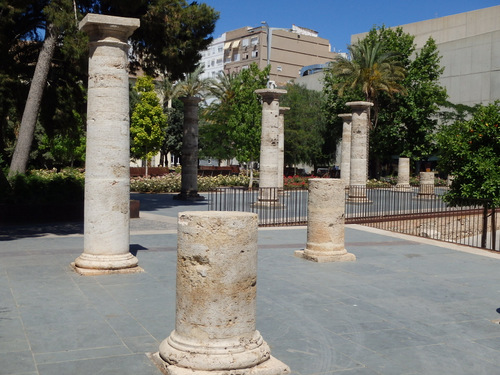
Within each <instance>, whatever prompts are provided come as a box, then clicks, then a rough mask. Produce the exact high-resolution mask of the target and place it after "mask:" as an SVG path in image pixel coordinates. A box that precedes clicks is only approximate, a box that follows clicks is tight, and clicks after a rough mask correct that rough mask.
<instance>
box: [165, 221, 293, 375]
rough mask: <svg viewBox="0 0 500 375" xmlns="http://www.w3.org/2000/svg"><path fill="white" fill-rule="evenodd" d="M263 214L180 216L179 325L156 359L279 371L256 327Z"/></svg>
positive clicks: (172, 364) (230, 370)
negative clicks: (259, 219)
mask: <svg viewBox="0 0 500 375" xmlns="http://www.w3.org/2000/svg"><path fill="white" fill-rule="evenodd" d="M256 291H257V215H256V214H253V213H248V212H196V211H194V212H183V213H180V214H179V219H178V248H177V301H176V303H177V304H176V320H175V330H174V331H173V332H172V333H171V334H170V336H169V337H168V338H167V339H165V340H164V341H163V342H162V343H161V344H160V349H159V353H158V356H157V357H156V362H157V364H158V361H159V363H160V364H161V366H160V367H161V368H162V369H163V371H164V372H165V373H166V374H169V375H187V374H190V375H205V374H206V375H209V374H212V375H279V374H286V373H288V372H289V368H288V366H286V365H285V364H284V363H282V362H280V361H279V360H277V359H275V358H274V357H272V356H271V354H270V349H269V346H268V345H267V343H266V342H265V341H264V340H263V338H262V336H261V335H260V333H259V331H257V330H256V329H255V328H256V327H255V316H256Z"/></svg>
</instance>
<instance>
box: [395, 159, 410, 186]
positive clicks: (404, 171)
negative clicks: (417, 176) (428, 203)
mask: <svg viewBox="0 0 500 375" xmlns="http://www.w3.org/2000/svg"><path fill="white" fill-rule="evenodd" d="M396 188H397V189H399V190H410V188H411V187H410V159H409V158H402V157H400V158H399V160H398V183H397V184H396Z"/></svg>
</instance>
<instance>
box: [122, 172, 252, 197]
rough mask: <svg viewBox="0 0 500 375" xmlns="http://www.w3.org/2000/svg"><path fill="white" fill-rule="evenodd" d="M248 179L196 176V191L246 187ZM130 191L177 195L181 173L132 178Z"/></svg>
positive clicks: (239, 176) (243, 177)
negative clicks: (223, 187) (221, 187)
mask: <svg viewBox="0 0 500 375" xmlns="http://www.w3.org/2000/svg"><path fill="white" fill-rule="evenodd" d="M249 180H250V178H249V177H248V176H244V175H238V176H223V175H219V176H204V177H200V176H198V191H210V190H214V189H216V188H217V187H220V186H248V183H249ZM130 189H131V191H134V192H137V193H178V192H180V191H181V173H179V172H177V173H169V174H167V175H164V176H160V177H151V178H143V177H139V178H133V179H132V180H131V181H130Z"/></svg>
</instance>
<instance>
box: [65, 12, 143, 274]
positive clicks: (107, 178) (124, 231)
mask: <svg viewBox="0 0 500 375" xmlns="http://www.w3.org/2000/svg"><path fill="white" fill-rule="evenodd" d="M138 27H139V20H138V19H135V18H123V17H113V16H104V15H98V14H88V15H87V16H85V18H84V19H83V20H82V21H81V22H80V29H81V30H83V31H85V32H86V33H87V34H88V35H89V38H90V43H89V47H90V57H89V82H88V102H87V148H86V161H85V164H86V171H85V213H84V252H83V254H82V255H81V256H80V257H78V258H77V259H76V260H75V263H74V266H75V269H76V270H77V271H78V272H80V273H82V274H96V273H109V272H117V271H121V270H123V271H125V272H130V271H132V270H140V269H139V268H138V267H137V263H138V261H137V258H136V257H135V256H133V255H132V254H131V253H130V252H129V223H130V172H129V163H130V137H129V131H130V126H129V125H130V124H129V84H128V71H127V65H128V57H127V53H128V49H129V46H128V44H127V39H128V37H129V36H130V35H131V34H132V32H133V31H134V30H135V29H137V28H138Z"/></svg>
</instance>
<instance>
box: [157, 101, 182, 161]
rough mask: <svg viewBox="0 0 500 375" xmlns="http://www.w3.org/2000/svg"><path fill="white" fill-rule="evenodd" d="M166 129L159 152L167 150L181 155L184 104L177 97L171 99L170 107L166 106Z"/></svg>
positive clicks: (166, 152) (166, 151)
mask: <svg viewBox="0 0 500 375" xmlns="http://www.w3.org/2000/svg"><path fill="white" fill-rule="evenodd" d="M165 111H166V114H167V117H168V120H167V130H166V132H165V141H164V142H163V146H162V150H161V152H162V153H163V154H164V155H166V154H168V153H169V152H170V153H172V154H174V155H176V156H180V157H182V128H183V124H184V104H183V103H182V101H180V100H179V99H173V100H172V106H171V108H167V109H166V110H165Z"/></svg>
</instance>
